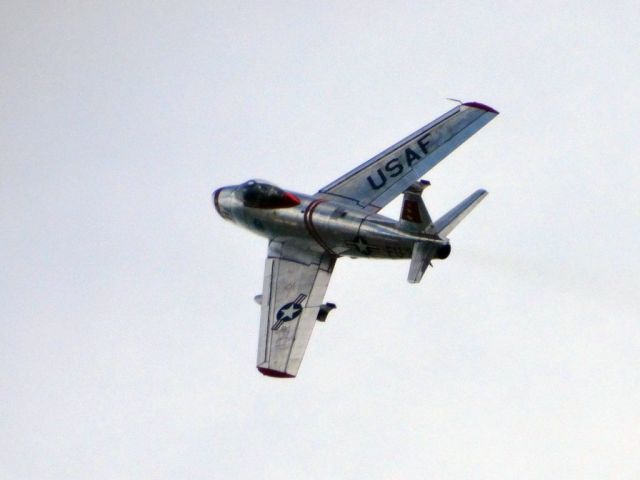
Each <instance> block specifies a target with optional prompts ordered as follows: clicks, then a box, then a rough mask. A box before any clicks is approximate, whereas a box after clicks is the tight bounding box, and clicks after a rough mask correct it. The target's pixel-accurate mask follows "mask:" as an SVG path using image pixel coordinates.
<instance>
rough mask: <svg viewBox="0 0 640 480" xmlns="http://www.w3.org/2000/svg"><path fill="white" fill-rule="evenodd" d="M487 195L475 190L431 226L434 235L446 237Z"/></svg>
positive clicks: (482, 191)
mask: <svg viewBox="0 0 640 480" xmlns="http://www.w3.org/2000/svg"><path fill="white" fill-rule="evenodd" d="M488 194H489V192H487V191H486V190H476V191H475V192H473V193H472V194H471V195H469V196H468V197H467V198H465V199H464V200H463V201H462V202H460V203H459V204H458V205H456V206H455V207H453V208H452V209H451V210H449V211H448V212H447V213H445V214H444V215H443V216H442V217H441V218H439V219H438V220H437V221H436V222H435V223H434V224H433V231H434V233H436V234H438V235H439V236H440V237H446V236H447V235H448V234H449V232H451V230H453V229H454V228H455V227H456V226H457V225H458V223H460V221H461V220H462V219H463V218H464V217H466V216H467V214H468V213H469V212H470V211H471V210H473V209H474V208H475V206H476V205H478V203H480V201H481V200H482V199H483V198H484V197H486V196H487V195H488Z"/></svg>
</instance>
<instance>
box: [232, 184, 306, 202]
mask: <svg viewBox="0 0 640 480" xmlns="http://www.w3.org/2000/svg"><path fill="white" fill-rule="evenodd" d="M235 194H236V196H237V197H238V198H239V199H240V200H241V201H242V203H243V205H244V206H245V207H251V208H287V207H293V206H295V205H299V204H300V199H299V198H298V197H296V196H295V195H294V194H292V193H289V192H286V191H284V190H282V189H281V188H279V187H276V186H275V185H273V184H271V183H268V182H265V181H264V180H249V181H248V182H245V183H243V184H242V185H240V186H239V187H238V188H237V190H236V192H235Z"/></svg>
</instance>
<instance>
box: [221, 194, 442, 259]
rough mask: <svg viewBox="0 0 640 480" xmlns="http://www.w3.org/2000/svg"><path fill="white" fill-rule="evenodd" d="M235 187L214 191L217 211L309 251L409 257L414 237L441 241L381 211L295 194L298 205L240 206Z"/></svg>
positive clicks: (267, 235)
mask: <svg viewBox="0 0 640 480" xmlns="http://www.w3.org/2000/svg"><path fill="white" fill-rule="evenodd" d="M235 188H236V187H235V186H231V187H225V188H222V189H220V190H218V191H216V192H215V193H214V203H215V204H216V209H217V210H218V212H219V213H220V215H221V216H222V217H223V218H225V219H227V220H230V221H232V222H235V223H237V224H238V225H240V226H242V227H245V228H247V229H249V230H251V231H252V232H254V233H257V234H258V235H261V236H263V237H266V238H268V239H271V240H278V241H284V240H287V239H299V240H302V241H303V242H305V243H308V244H309V245H310V248H312V249H314V250H317V251H326V252H328V253H330V254H332V255H335V256H349V257H367V258H394V259H395V258H411V252H412V248H413V244H414V243H415V242H416V241H433V242H434V243H436V244H442V241H441V240H437V239H433V238H430V237H429V236H428V235H425V234H415V233H411V232H406V231H403V230H401V229H399V228H398V226H397V222H395V221H394V220H392V219H390V218H387V217H385V216H383V215H379V214H368V213H367V212H366V211H364V210H363V209H361V208H357V207H355V208H350V207H349V206H346V205H344V204H341V203H337V202H332V201H330V200H325V199H317V198H316V199H314V198H313V197H310V196H308V195H304V194H300V193H295V192H294V194H295V195H296V196H297V197H298V198H299V199H300V205H296V206H293V207H288V208H273V209H261V208H250V207H246V206H244V205H243V204H242V202H240V201H239V200H238V199H237V198H235V197H234V194H233V192H234V189H235ZM309 240H311V242H309Z"/></svg>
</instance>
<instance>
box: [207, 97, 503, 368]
mask: <svg viewBox="0 0 640 480" xmlns="http://www.w3.org/2000/svg"><path fill="white" fill-rule="evenodd" d="M497 114H498V112H497V111H496V110H494V109H493V108H491V107H488V106H487V105H483V104H481V103H477V102H469V103H460V104H459V105H457V106H456V107H455V108H453V109H451V110H450V111H448V112H446V113H445V114H444V115H442V116H440V117H439V118H437V119H436V120H434V121H433V122H431V123H429V124H428V125H425V126H424V127H422V128H421V129H419V130H418V131H416V132H414V133H412V134H411V135H409V136H408V137H406V138H404V139H403V140H400V141H399V142H398V143H396V144H395V145H392V146H391V147H389V148H387V149H386V150H384V151H383V152H381V153H380V154H378V155H376V156H375V157H373V158H372V159H371V160H369V161H367V162H365V163H363V164H362V165H360V166H358V167H356V168H355V169H353V170H351V171H350V172H348V173H346V174H345V175H343V176H341V177H340V178H338V179H337V180H335V181H334V182H332V183H330V184H329V185H327V186H326V187H323V188H321V189H320V190H319V191H318V192H317V193H315V194H314V195H305V194H302V193H297V192H291V191H288V190H283V189H281V188H279V187H277V186H275V185H273V184H271V183H268V182H265V181H260V180H249V181H247V182H245V183H242V184H240V185H232V186H227V187H223V188H219V189H217V190H215V191H214V192H213V195H212V197H213V203H214V206H215V208H216V210H217V212H218V214H219V215H220V216H221V217H222V218H224V219H225V220H229V221H230V222H233V223H235V224H237V225H239V226H242V227H244V228H247V229H249V230H251V231H253V232H255V233H257V234H258V235H261V236H263V237H266V238H267V239H268V240H269V249H268V255H267V259H266V262H265V268H264V284H263V287H262V294H261V295H257V296H256V297H255V300H256V302H257V303H258V304H259V305H260V307H261V313H260V335H259V342H258V361H257V368H258V370H259V371H260V372H261V373H262V374H264V375H267V376H271V377H278V378H291V377H295V376H296V375H297V374H298V370H299V368H300V363H301V362H302V357H303V356H304V352H305V350H306V347H307V344H308V342H309V338H310V337H311V332H312V330H313V326H314V325H315V323H316V321H320V322H324V321H325V320H326V318H327V315H328V314H329V312H330V311H331V310H332V309H334V308H335V307H336V306H335V305H334V304H332V303H323V301H324V300H323V299H324V294H325V292H326V290H327V286H328V284H329V279H330V277H331V272H332V271H333V267H334V265H335V263H336V260H337V259H338V258H340V257H362V258H394V259H396V258H410V259H411V263H410V266H409V275H408V281H409V282H410V283H418V282H420V280H421V279H422V276H423V275H424V272H425V271H426V269H427V267H428V266H430V265H432V263H431V262H432V260H434V259H445V258H447V257H448V256H449V253H450V252H451V245H450V242H449V239H448V238H447V235H448V234H449V232H451V230H453V228H454V227H455V226H456V225H457V224H458V223H459V222H460V220H462V218H464V217H465V216H466V215H467V214H468V213H469V212H470V211H471V209H473V208H474V207H475V206H476V205H477V204H478V203H479V202H480V201H481V200H482V199H483V198H484V197H485V196H486V195H487V192H486V191H485V190H477V191H476V192H474V193H472V194H471V195H469V196H468V197H467V198H466V199H464V200H463V201H462V202H460V203H459V204H458V205H457V206H455V207H454V208H452V209H451V210H450V211H449V212H447V213H446V214H445V215H444V216H442V217H441V218H440V219H438V220H436V221H435V222H434V221H432V220H431V217H430V215H429V213H428V211H427V208H426V206H425V204H424V202H423V200H422V191H423V189H424V188H425V187H426V186H427V185H429V182H428V181H426V180H420V179H421V177H422V176H423V175H424V174H425V173H426V172H428V171H429V170H431V169H432V168H433V167H434V166H435V165H437V164H438V163H439V162H440V161H441V160H442V159H443V158H444V157H446V156H447V155H448V154H450V153H451V152H452V151H453V150H455V149H456V148H457V147H458V146H459V145H461V144H462V143H463V142H464V141H465V140H467V139H468V138H469V137H471V136H472V135H473V134H474V133H476V132H477V131H478V130H480V129H481V128H482V127H483V126H485V125H486V124H487V123H488V122H490V121H491V120H492V119H493V118H494V117H495V116H496V115H497ZM400 194H403V195H404V198H403V203H402V209H401V213H400V218H399V220H397V221H396V220H394V219H391V218H388V217H385V216H383V215H380V214H378V213H377V212H378V211H379V210H380V209H381V208H383V207H384V206H385V205H387V204H388V203H389V202H390V201H391V200H393V199H394V198H395V197H397V196H398V195H400Z"/></svg>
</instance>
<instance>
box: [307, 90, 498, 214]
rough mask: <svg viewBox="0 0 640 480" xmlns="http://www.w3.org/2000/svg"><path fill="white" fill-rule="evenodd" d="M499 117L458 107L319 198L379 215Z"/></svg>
mask: <svg viewBox="0 0 640 480" xmlns="http://www.w3.org/2000/svg"><path fill="white" fill-rule="evenodd" d="M497 114H498V112H497V111H495V110H494V109H492V108H491V107H488V106H486V105H483V104H481V103H475V102H472V103H463V104H461V105H458V106H457V107H456V108H453V109H452V110H450V111H448V112H447V113H445V114H444V115H442V116H441V117H439V118H437V119H436V120H434V121H433V122H431V123H429V124H428V125H426V126H424V127H422V128H421V129H420V130H418V131H416V132H414V133H412V134H411V135H409V136H408V137H406V138H405V139H403V140H401V141H399V142H398V143H396V144H395V145H392V146H391V147H389V148H387V149H386V150H385V151H383V152H381V153H380V154H378V155H376V156H375V157H373V158H372V159H371V160H369V161H367V162H365V163H363V164H362V165H360V166H359V167H357V168H355V169H353V170H352V171H350V172H349V173H347V174H345V175H343V176H342V177H340V178H338V179H337V180H336V181H334V182H333V183H330V184H329V185H327V186H326V187H324V188H322V189H321V190H320V191H319V192H318V193H317V194H316V195H317V196H318V197H324V198H331V199H333V200H338V201H343V202H346V203H349V204H351V205H357V206H359V207H361V208H363V209H365V210H367V211H370V212H377V211H378V210H380V209H381V208H382V207H384V206H385V205H387V204H388V203H389V202H390V201H391V200H393V199H394V198H395V197H396V196H398V195H399V194H401V193H402V192H403V191H404V190H405V189H407V188H408V187H409V186H410V185H411V184H412V183H413V182H415V181H416V180H418V179H419V178H420V177H422V176H423V175H424V174H425V173H426V172H428V171H429V170H431V169H432V168H433V167H434V166H435V165H437V164H438V163H439V162H440V161H441V160H442V159H443V158H445V157H446V156H447V155H449V154H450V153H451V152H452V151H453V150H455V149H456V148H457V147H458V146H460V145H461V144H462V143H464V142H465V141H466V140H467V139H468V138H469V137H471V136H472V135H473V134H474V133H476V132H477V131H478V130H480V129H481V128H482V127H483V126H485V125H486V124H487V123H488V122H489V121H491V120H492V119H493V118H494V117H495V116H496V115H497Z"/></svg>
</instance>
